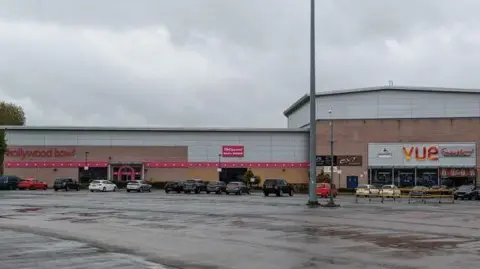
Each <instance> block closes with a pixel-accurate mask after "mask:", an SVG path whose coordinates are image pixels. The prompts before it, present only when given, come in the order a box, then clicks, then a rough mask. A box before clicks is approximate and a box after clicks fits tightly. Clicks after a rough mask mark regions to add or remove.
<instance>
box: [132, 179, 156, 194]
mask: <svg viewBox="0 0 480 269" xmlns="http://www.w3.org/2000/svg"><path fill="white" fill-rule="evenodd" d="M131 191H136V192H144V191H148V192H151V191H152V185H150V184H148V183H147V182H145V181H143V180H138V181H129V182H128V183H127V192H131Z"/></svg>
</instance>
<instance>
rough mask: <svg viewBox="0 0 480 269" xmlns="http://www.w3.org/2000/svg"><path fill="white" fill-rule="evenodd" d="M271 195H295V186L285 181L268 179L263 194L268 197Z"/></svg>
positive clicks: (264, 183) (264, 184)
mask: <svg viewBox="0 0 480 269" xmlns="http://www.w3.org/2000/svg"><path fill="white" fill-rule="evenodd" d="M270 193H272V194H276V195H277V196H282V195H283V194H284V193H288V195H290V196H292V195H293V186H292V185H290V184H289V183H288V182H287V181H286V180H284V179H266V180H265V181H264V182H263V194H264V195H265V196H268V195H269V194H270Z"/></svg>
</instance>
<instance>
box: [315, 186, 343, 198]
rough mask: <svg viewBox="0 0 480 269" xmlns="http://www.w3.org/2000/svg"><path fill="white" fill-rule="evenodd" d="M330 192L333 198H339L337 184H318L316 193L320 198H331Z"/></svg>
mask: <svg viewBox="0 0 480 269" xmlns="http://www.w3.org/2000/svg"><path fill="white" fill-rule="evenodd" d="M330 192H331V193H332V195H333V197H337V194H338V192H337V187H336V186H335V184H333V186H331V185H330V183H317V187H316V193H317V195H318V196H320V197H322V198H327V197H330Z"/></svg>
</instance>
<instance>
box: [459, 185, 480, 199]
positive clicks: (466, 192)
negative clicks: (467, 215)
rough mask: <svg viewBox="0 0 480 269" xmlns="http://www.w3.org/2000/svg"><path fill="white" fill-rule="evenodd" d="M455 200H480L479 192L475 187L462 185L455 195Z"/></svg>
mask: <svg viewBox="0 0 480 269" xmlns="http://www.w3.org/2000/svg"><path fill="white" fill-rule="evenodd" d="M453 199H455V200H457V199H461V200H464V199H468V200H472V199H475V200H479V199H480V196H479V190H478V189H477V187H476V186H475V185H462V186H460V187H458V189H457V190H456V191H455V192H454V193H453Z"/></svg>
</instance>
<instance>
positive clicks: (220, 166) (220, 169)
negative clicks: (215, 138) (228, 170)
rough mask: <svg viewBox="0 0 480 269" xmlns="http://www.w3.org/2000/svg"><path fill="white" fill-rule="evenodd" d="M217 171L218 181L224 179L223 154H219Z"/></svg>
mask: <svg viewBox="0 0 480 269" xmlns="http://www.w3.org/2000/svg"><path fill="white" fill-rule="evenodd" d="M217 171H218V181H220V180H221V179H222V154H221V153H219V154H218V168H217Z"/></svg>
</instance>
